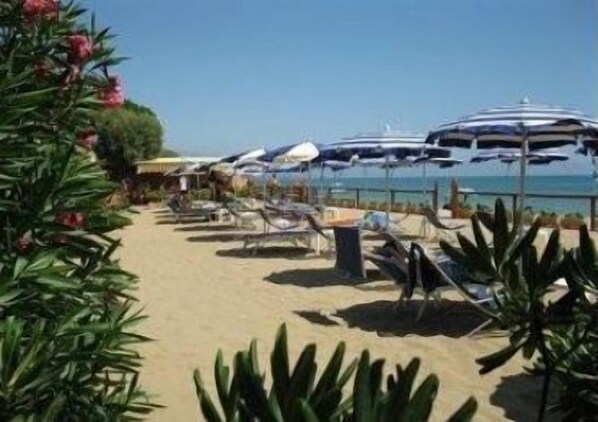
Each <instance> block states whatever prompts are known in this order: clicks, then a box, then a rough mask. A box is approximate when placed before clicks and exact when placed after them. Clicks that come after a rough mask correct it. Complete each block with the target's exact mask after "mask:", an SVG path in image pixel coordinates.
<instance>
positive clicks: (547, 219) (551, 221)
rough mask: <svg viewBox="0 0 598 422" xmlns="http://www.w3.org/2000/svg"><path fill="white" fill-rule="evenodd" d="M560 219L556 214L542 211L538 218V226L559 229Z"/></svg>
mask: <svg viewBox="0 0 598 422" xmlns="http://www.w3.org/2000/svg"><path fill="white" fill-rule="evenodd" d="M558 218H559V216H558V215H557V213H555V212H547V211H544V210H542V211H540V214H539V215H538V216H537V219H538V224H540V226H542V227H551V228H557V227H558Z"/></svg>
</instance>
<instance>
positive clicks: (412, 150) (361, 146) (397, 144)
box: [320, 128, 450, 161]
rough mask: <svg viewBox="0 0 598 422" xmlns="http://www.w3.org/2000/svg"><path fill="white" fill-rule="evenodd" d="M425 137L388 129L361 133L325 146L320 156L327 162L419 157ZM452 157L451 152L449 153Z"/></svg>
mask: <svg viewBox="0 0 598 422" xmlns="http://www.w3.org/2000/svg"><path fill="white" fill-rule="evenodd" d="M424 140H425V138H424V136H422V135H417V134H407V133H401V132H397V131H391V130H390V129H388V128H387V129H386V130H385V131H383V132H372V133H360V134H357V135H355V136H353V137H350V138H345V139H343V140H342V141H340V142H335V143H332V144H328V145H324V146H322V147H321V149H320V154H321V155H322V157H323V158H324V159H327V160H339V161H349V160H350V159H351V158H352V157H354V156H357V157H359V158H362V159H369V158H381V157H386V156H394V157H395V158H397V159H402V158H406V157H408V156H415V155H419V154H421V152H422V149H423V147H424ZM449 155H450V152H449Z"/></svg>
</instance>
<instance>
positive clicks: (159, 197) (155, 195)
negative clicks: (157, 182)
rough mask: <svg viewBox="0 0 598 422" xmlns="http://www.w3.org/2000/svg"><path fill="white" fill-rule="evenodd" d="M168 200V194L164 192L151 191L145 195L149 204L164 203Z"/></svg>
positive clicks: (158, 190)
mask: <svg viewBox="0 0 598 422" xmlns="http://www.w3.org/2000/svg"><path fill="white" fill-rule="evenodd" d="M165 198H166V193H165V192H164V191H163V190H160V189H156V190H151V191H149V192H148V193H146V194H145V199H146V201H148V202H162V201H164V199H165Z"/></svg>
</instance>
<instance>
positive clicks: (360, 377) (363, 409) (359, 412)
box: [353, 350, 373, 422]
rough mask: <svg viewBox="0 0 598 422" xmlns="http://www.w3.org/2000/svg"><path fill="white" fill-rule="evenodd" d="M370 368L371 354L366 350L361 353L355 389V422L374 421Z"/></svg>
mask: <svg viewBox="0 0 598 422" xmlns="http://www.w3.org/2000/svg"><path fill="white" fill-rule="evenodd" d="M370 368H371V367H370V353H369V352H368V351H367V350H364V351H363V352H362V353H361V358H360V360H359V365H358V367H357V373H356V374H355V384H354V387H353V406H354V413H355V422H369V421H372V420H373V419H372V417H373V415H372V408H373V403H372V394H371V391H370Z"/></svg>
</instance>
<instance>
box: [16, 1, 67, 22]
mask: <svg viewBox="0 0 598 422" xmlns="http://www.w3.org/2000/svg"><path fill="white" fill-rule="evenodd" d="M23 15H24V16H25V18H26V19H29V20H34V19H40V18H41V19H54V18H56V16H58V0H23Z"/></svg>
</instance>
